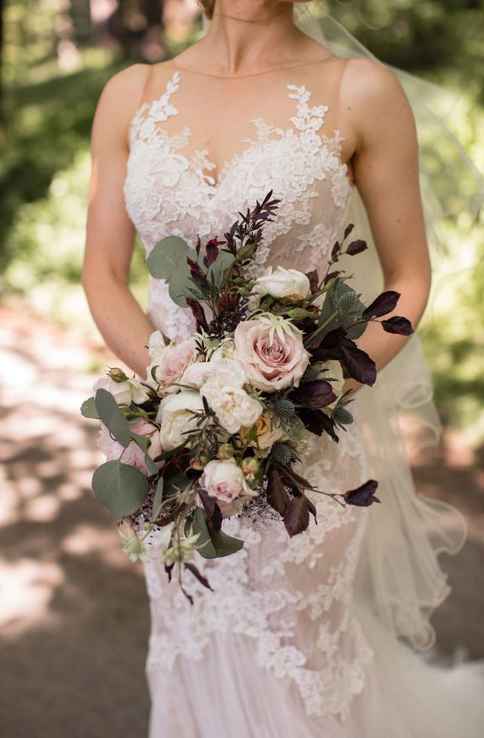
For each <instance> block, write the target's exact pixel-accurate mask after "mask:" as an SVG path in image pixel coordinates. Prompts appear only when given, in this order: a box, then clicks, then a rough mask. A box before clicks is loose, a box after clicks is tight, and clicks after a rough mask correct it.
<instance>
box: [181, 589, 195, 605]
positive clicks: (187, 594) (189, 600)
mask: <svg viewBox="0 0 484 738" xmlns="http://www.w3.org/2000/svg"><path fill="white" fill-rule="evenodd" d="M180 586H181V591H182V592H183V594H184V595H185V597H186V598H187V600H188V602H189V603H190V605H193V597H192V596H191V594H189V593H188V592H187V591H186V589H185V587H184V586H183V585H180Z"/></svg>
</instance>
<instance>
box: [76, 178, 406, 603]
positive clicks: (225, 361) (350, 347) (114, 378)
mask: <svg viewBox="0 0 484 738" xmlns="http://www.w3.org/2000/svg"><path fill="white" fill-rule="evenodd" d="M279 202H280V200H277V199H273V198H272V191H271V192H269V193H268V194H267V196H266V197H265V198H264V200H263V202H262V203H259V202H257V203H256V206H255V207H254V208H253V209H252V210H250V209H248V210H247V212H246V214H245V215H244V214H242V213H239V215H240V218H239V219H238V220H237V221H236V222H235V223H234V224H233V225H232V227H231V228H230V230H229V231H228V232H227V233H225V234H224V235H225V239H224V240H218V239H211V240H209V241H208V242H207V243H206V244H205V246H204V247H203V248H202V243H201V241H200V239H198V242H197V245H196V248H190V247H189V246H188V245H187V243H186V242H185V241H184V240H183V239H181V238H179V237H177V236H169V237H168V238H165V239H163V240H161V241H160V242H158V243H157V244H156V246H155V247H154V249H153V250H152V251H151V253H150V255H149V257H148V259H147V264H148V268H149V270H150V273H151V274H152V275H153V276H154V277H156V278H160V279H165V280H166V281H167V283H168V285H169V291H170V296H171V298H172V299H173V300H174V301H175V302H176V303H177V304H178V305H180V306H183V307H189V308H190V309H191V310H192V312H193V315H194V318H195V320H196V325H197V330H196V332H195V334H194V335H193V336H192V337H190V338H187V339H186V340H183V341H180V342H177V343H173V342H168V341H167V340H166V339H165V338H164V336H163V335H162V334H161V333H160V331H154V332H153V333H152V334H151V336H150V337H149V345H148V350H149V355H150V365H149V367H148V370H147V379H146V380H144V381H141V380H138V379H136V378H134V377H133V378H129V377H127V376H126V374H125V373H124V372H123V371H122V370H121V369H119V368H116V367H114V368H111V369H110V370H109V372H108V374H107V376H106V377H103V378H100V379H99V380H98V381H97V382H96V383H95V385H94V390H95V394H94V396H93V397H91V398H89V399H88V400H87V401H86V402H84V403H83V405H82V408H81V412H82V414H83V415H84V416H85V417H88V418H96V419H98V420H99V421H100V422H101V428H100V434H101V437H102V443H101V448H102V449H103V450H104V452H105V454H106V456H107V461H106V462H105V463H104V464H102V465H101V466H100V467H99V468H98V469H96V471H95V472H94V475H93V479H92V486H93V491H94V494H95V496H96V497H97V498H98V499H99V500H100V501H101V502H102V503H103V504H104V505H105V506H106V507H107V508H108V509H109V510H110V511H111V512H112V513H113V515H114V516H115V518H116V520H117V521H118V530H119V532H120V534H121V536H122V539H123V548H124V549H125V550H126V552H127V553H128V555H129V557H130V559H131V560H137V559H143V558H144V557H145V556H146V539H147V537H148V536H149V535H150V534H151V533H153V532H156V535H157V541H159V543H160V547H161V548H160V551H161V553H160V556H161V560H162V562H163V563H164V566H165V569H166V572H167V574H168V576H169V577H170V578H171V576H172V570H173V567H175V566H177V567H178V574H179V581H180V585H181V586H182V588H183V580H182V576H181V574H182V572H183V571H184V570H188V571H190V572H191V573H192V574H193V575H194V576H196V577H197V578H198V579H199V581H200V582H202V583H203V584H204V585H205V586H207V587H210V583H209V582H208V581H207V579H206V578H205V576H203V574H202V573H201V572H200V570H199V569H198V568H197V566H196V564H195V563H194V552H195V551H198V553H199V554H200V555H201V556H203V557H205V558H216V557H220V556H226V555H229V554H232V553H235V552H236V551H238V550H239V549H240V548H241V547H242V545H243V541H242V540H239V539H238V538H234V537H233V536H229V535H227V534H226V533H225V532H224V531H223V528H222V522H223V519H224V517H229V516H233V515H240V514H241V513H242V512H245V513H249V514H251V515H254V516H256V517H257V516H259V515H262V514H265V513H267V512H268V511H269V512H270V513H271V515H273V516H274V517H276V518H277V519H279V520H280V522H281V525H284V526H285V527H286V530H287V532H288V534H289V535H290V536H294V535H297V534H299V533H301V532H302V531H304V530H305V529H306V528H307V527H308V525H309V522H310V516H314V518H316V507H315V505H314V503H313V501H312V500H311V498H310V496H308V492H311V493H319V494H322V495H327V496H329V497H332V498H333V499H334V501H335V503H339V504H341V505H359V506H367V505H370V504H372V503H373V502H379V500H378V498H377V497H376V495H375V493H376V489H377V481H376V480H373V479H369V480H368V481H367V482H366V483H364V484H363V485H361V486H360V487H358V488H356V489H351V490H347V491H345V492H344V493H341V492H334V491H331V490H320V489H316V488H315V487H314V486H313V485H312V484H310V483H309V482H308V481H307V480H306V479H305V478H304V476H302V474H301V472H300V470H299V467H298V466H297V465H298V463H300V461H301V456H302V453H303V451H304V447H305V443H306V440H307V436H308V434H316V435H317V436H321V435H322V434H328V435H329V436H330V437H331V439H333V441H335V442H338V439H339V435H340V433H341V432H343V431H345V430H346V426H347V425H348V424H350V423H352V422H353V417H352V415H351V412H350V411H349V409H348V406H349V405H350V403H351V392H350V391H346V392H345V391H343V386H344V382H345V379H346V378H347V377H353V378H354V379H356V380H357V381H358V382H361V383H363V384H366V385H372V384H373V383H374V382H375V380H376V367H375V364H374V362H373V361H372V359H371V358H370V357H369V356H368V355H367V354H366V353H365V352H364V351H362V350H361V349H359V348H358V347H357V345H356V343H355V339H357V338H358V337H359V336H360V335H361V334H362V333H363V332H364V330H365V328H366V326H367V324H368V322H369V321H378V322H380V324H381V325H382V327H383V329H384V330H386V331H388V332H390V333H400V334H404V335H409V334H410V333H412V326H411V324H410V322H409V321H408V320H407V319H406V318H403V317H400V316H393V317H391V318H388V319H386V320H385V319H382V320H379V319H380V318H382V316H384V315H387V314H388V313H389V312H391V311H393V310H394V308H395V306H396V304H397V302H398V299H399V294H398V293H397V292H393V291H387V292H383V293H382V294H380V295H379V296H378V297H377V298H376V299H375V300H374V301H373V302H372V303H371V305H368V306H367V305H365V304H363V302H362V301H361V300H360V295H359V294H358V293H357V292H356V291H355V290H353V289H352V287H351V286H350V285H349V284H348V279H349V277H348V276H347V275H346V274H345V272H343V271H341V270H337V269H335V268H334V265H335V263H336V262H337V261H338V259H339V257H340V256H341V254H342V253H346V254H349V255H357V254H358V253H360V252H362V251H364V250H365V249H366V247H367V246H366V243H365V242H364V241H361V240H354V241H350V242H349V243H348V240H349V236H350V234H351V232H352V230H353V226H352V225H351V224H350V225H348V226H347V228H346V230H345V233H344V238H343V240H342V242H341V243H339V242H337V243H335V245H334V247H333V250H332V254H331V258H330V263H329V268H328V269H327V272H326V274H325V275H324V276H322V277H321V276H320V275H318V273H317V271H312V272H310V273H307V274H304V273H303V272H300V271H296V270H294V269H285V268H283V267H280V266H279V267H277V268H275V269H274V268H268V269H267V270H266V271H265V272H263V273H262V274H261V275H260V276H250V275H251V274H253V272H254V269H252V270H251V268H250V267H251V266H252V267H253V266H254V264H255V263H256V262H255V255H256V252H257V248H258V246H259V244H260V242H261V239H262V235H263V227H264V223H265V222H267V221H268V220H272V219H273V215H274V212H275V210H276V208H277V206H278V204H279ZM187 596H188V597H189V595H188V594H187Z"/></svg>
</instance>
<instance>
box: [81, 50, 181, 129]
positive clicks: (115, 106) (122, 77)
mask: <svg viewBox="0 0 484 738" xmlns="http://www.w3.org/2000/svg"><path fill="white" fill-rule="evenodd" d="M168 73H169V62H168V61H165V62H159V63H157V64H150V63H141V62H139V63H135V64H130V65H129V66H127V67H125V68H124V69H121V70H119V71H118V72H116V73H115V74H113V75H111V77H109V78H108V79H107V81H106V82H105V83H104V86H103V88H102V90H101V94H100V96H99V99H98V103H97V107H96V112H95V119H101V120H102V121H103V123H109V124H110V125H114V126H115V127H116V129H117V130H119V131H120V132H122V133H123V136H124V134H126V135H127V131H128V127H129V124H130V121H131V120H132V118H133V116H134V114H135V112H136V111H137V109H138V108H139V106H140V105H141V103H142V100H143V98H146V97H149V94H150V91H149V85H150V84H153V86H154V87H156V85H157V84H160V81H159V80H161V79H162V78H163V76H165V77H167V76H168Z"/></svg>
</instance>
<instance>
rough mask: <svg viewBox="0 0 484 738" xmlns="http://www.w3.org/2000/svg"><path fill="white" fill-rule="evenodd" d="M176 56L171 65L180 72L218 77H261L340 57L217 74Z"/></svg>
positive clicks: (332, 56) (331, 56) (327, 57)
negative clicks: (190, 65)
mask: <svg viewBox="0 0 484 738" xmlns="http://www.w3.org/2000/svg"><path fill="white" fill-rule="evenodd" d="M175 58H176V57H175ZM175 58H173V59H172V60H171V65H172V67H173V68H174V69H176V70H178V71H180V72H188V73H189V74H197V75H201V76H202V77H215V78H216V79H247V78H248V77H261V76H262V75H264V74H271V73H272V72H277V71H279V70H285V69H295V68H297V67H308V66H314V65H316V64H322V63H324V62H328V61H331V60H334V59H337V58H338V57H336V56H334V55H330V56H325V57H324V58H323V59H317V60H315V61H311V62H308V61H305V62H296V63H295V64H280V65H279V66H277V67H271V68H270V69H264V70H263V71H261V72H247V73H246V74H215V73H212V72H202V71H200V70H199V69H190V68H189V67H184V66H182V65H180V64H177V63H176V61H175Z"/></svg>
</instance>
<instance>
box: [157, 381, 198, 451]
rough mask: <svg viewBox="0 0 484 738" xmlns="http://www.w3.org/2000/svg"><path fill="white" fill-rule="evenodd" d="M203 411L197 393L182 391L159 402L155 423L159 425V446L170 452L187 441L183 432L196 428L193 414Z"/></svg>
mask: <svg viewBox="0 0 484 738" xmlns="http://www.w3.org/2000/svg"><path fill="white" fill-rule="evenodd" d="M201 410H203V402H202V398H201V397H200V395H199V393H198V392H190V391H183V392H179V393H178V394H177V395H168V396H167V397H164V398H163V400H162V401H161V402H160V407H159V408H158V413H157V415H156V421H157V422H158V423H160V426H161V427H160V441H161V446H162V448H163V449H164V450H166V451H171V450H172V449H174V448H178V446H181V445H183V444H184V443H186V441H187V436H186V435H185V432H186V431H188V430H193V429H194V428H195V427H196V416H195V415H194V414H193V413H194V412H198V411H201Z"/></svg>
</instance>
